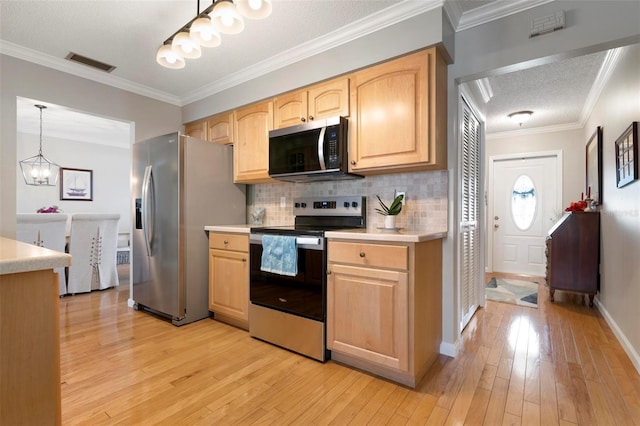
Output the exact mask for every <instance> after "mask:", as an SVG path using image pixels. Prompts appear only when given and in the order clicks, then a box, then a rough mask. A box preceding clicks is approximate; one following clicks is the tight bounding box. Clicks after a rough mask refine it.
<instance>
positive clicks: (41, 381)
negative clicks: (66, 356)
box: [0, 243, 62, 425]
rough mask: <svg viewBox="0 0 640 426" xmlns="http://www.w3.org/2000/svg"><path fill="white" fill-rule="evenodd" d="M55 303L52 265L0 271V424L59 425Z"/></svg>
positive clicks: (55, 291) (55, 292) (58, 372)
mask: <svg viewBox="0 0 640 426" xmlns="http://www.w3.org/2000/svg"><path fill="white" fill-rule="evenodd" d="M5 244H6V243H5ZM6 247H7V245H4V246H3V249H4V248H6ZM38 248H39V247H38ZM3 254H4V255H5V256H3V257H5V259H3V261H5V260H7V258H8V256H9V250H6V252H5V253H3ZM11 254H13V253H11ZM42 256H44V254H43V255H42ZM14 259H15V258H14ZM14 259H9V262H10V261H12V260H14ZM59 304H60V303H59V298H58V274H56V273H55V272H54V271H53V269H48V270H40V271H27V272H20V273H13V274H3V275H0V319H1V320H0V347H2V356H1V357H0V372H1V374H2V375H1V377H2V392H0V413H1V414H0V423H1V424H6V425H60V424H62V423H61V405H60V401H61V399H60V313H59V310H60V309H59Z"/></svg>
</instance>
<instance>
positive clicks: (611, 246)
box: [583, 44, 640, 372]
mask: <svg viewBox="0 0 640 426" xmlns="http://www.w3.org/2000/svg"><path fill="white" fill-rule="evenodd" d="M632 121H640V44H636V45H634V46H630V47H627V48H625V49H624V50H623V53H622V56H621V58H620V61H619V63H618V66H617V67H616V69H615V70H614V72H613V74H612V75H611V78H610V79H609V82H608V84H607V86H606V87H605V88H604V91H603V93H602V94H601V95H600V99H599V100H598V102H597V104H596V106H595V109H594V111H593V113H592V114H591V116H590V117H589V120H588V121H587V126H586V128H585V132H584V134H583V138H585V140H587V139H586V138H588V137H589V136H590V135H591V134H592V133H593V131H594V129H595V128H596V127H597V126H602V127H603V167H602V169H603V176H602V186H603V192H602V196H603V201H604V202H603V205H602V209H601V218H600V223H601V229H602V230H601V238H602V241H601V254H600V256H601V260H600V264H601V276H600V295H599V296H598V298H597V299H596V300H597V301H598V302H599V303H598V307H599V308H600V310H601V311H602V312H603V314H604V315H605V317H606V318H607V320H608V321H609V323H610V325H611V326H612V329H613V330H614V332H616V334H617V335H618V338H619V339H620V340H621V341H622V343H623V346H624V347H625V349H626V350H627V353H628V354H629V356H630V357H631V359H632V361H634V363H635V366H636V369H637V370H638V371H639V372H640V316H639V314H638V306H640V262H638V260H639V255H640V179H639V180H636V181H634V182H633V183H630V184H628V185H626V186H624V187H622V188H617V186H616V171H615V164H616V160H615V140H616V139H617V138H618V137H619V136H620V135H621V134H622V133H623V132H624V130H625V129H627V127H628V126H629V125H630V124H631V122H632Z"/></svg>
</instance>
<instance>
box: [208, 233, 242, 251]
mask: <svg viewBox="0 0 640 426" xmlns="http://www.w3.org/2000/svg"><path fill="white" fill-rule="evenodd" d="M209 248H213V249H220V250H233V251H244V252H248V251H249V236H247V235H239V234H219V233H214V232H210V233H209Z"/></svg>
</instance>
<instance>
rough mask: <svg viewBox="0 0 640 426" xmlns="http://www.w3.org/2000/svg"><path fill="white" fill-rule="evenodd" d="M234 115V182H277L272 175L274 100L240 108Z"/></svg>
mask: <svg viewBox="0 0 640 426" xmlns="http://www.w3.org/2000/svg"><path fill="white" fill-rule="evenodd" d="M234 117H235V118H234V128H233V132H234V137H235V142H234V149H233V180H234V182H236V183H247V184H252V183H273V182H275V181H274V180H273V179H270V178H269V130H272V129H273V102H271V101H269V102H262V103H258V104H254V105H251V106H248V107H245V108H240V109H237V110H236V111H235V112H234Z"/></svg>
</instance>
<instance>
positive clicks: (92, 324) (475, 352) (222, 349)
mask: <svg viewBox="0 0 640 426" xmlns="http://www.w3.org/2000/svg"><path fill="white" fill-rule="evenodd" d="M540 287H541V288H540V290H539V300H540V303H539V308H538V309H534V308H526V307H518V306H514V305H508V304H503V303H495V302H491V301H489V302H487V305H486V307H485V308H484V309H480V310H479V311H478V312H477V313H476V315H475V317H474V318H473V319H472V321H471V322H470V323H469V325H468V326H467V328H466V329H465V331H464V333H463V338H462V342H461V351H460V354H459V356H458V357H456V358H455V359H454V358H449V357H446V356H441V357H440V358H439V359H438V360H437V362H436V363H435V364H434V365H433V367H432V368H431V370H430V371H429V372H428V374H427V376H426V377H425V378H424V380H422V382H421V383H420V385H419V386H418V388H417V389H415V390H411V389H408V388H405V387H402V386H399V385H396V384H393V383H391V382H389V381H386V380H383V379H379V378H376V377H373V376H371V375H369V374H366V373H363V372H359V371H357V370H354V369H351V368H348V367H346V366H343V365H339V364H337V363H335V362H333V361H329V362H327V363H325V364H321V363H319V362H317V361H314V360H311V359H308V358H304V357H302V356H299V355H296V354H293V353H291V352H288V351H286V350H283V349H279V348H277V347H274V346H271V345H269V344H267V343H264V342H261V341H258V340H255V339H252V338H251V337H249V335H248V333H247V332H245V331H242V330H239V329H237V328H234V327H231V326H227V325H224V324H222V323H219V322H217V321H214V320H211V319H205V320H202V321H198V322H196V323H193V324H189V325H185V326H183V327H179V328H177V327H174V326H173V325H171V324H170V323H169V322H166V321H164V320H162V319H158V318H156V317H154V316H152V315H150V314H148V313H142V312H137V311H134V310H132V309H129V308H128V307H127V297H128V286H127V285H124V286H122V287H121V288H120V289H117V290H114V289H111V290H106V291H102V292H93V293H90V294H83V295H76V296H71V297H64V298H62V299H61V301H60V303H61V309H60V314H61V339H62V341H61V358H62V366H61V369H62V419H63V424H65V425H74V424H82V425H86V424H91V425H94V424H122V425H138V424H140V425H153V424H163V425H164V424H166V425H191V424H201V425H212V424H216V425H227V424H276V425H282V424H298V425H308V424H338V425H342V424H354V425H360V424H429V425H431V424H470V425H473V424H478V425H480V424H485V425H501V424H510V425H511V424H514V425H518V424H522V425H529V424H532V425H545V426H546V425H571V424H580V425H590V424H594V425H596V424H597V425H634V424H635V425H640V376H639V375H638V373H637V372H636V370H635V369H634V367H633V365H632V364H631V362H630V360H629V358H628V357H627V356H626V354H625V353H624V351H623V350H622V348H621V346H620V345H619V343H618V342H617V340H616V339H615V337H614V335H613V333H612V332H611V330H610V329H609V327H608V325H607V324H606V323H605V321H604V320H603V319H602V317H601V316H600V314H599V313H598V311H597V310H596V309H595V308H593V309H590V308H588V307H586V306H585V304H584V301H583V298H582V297H579V296H577V295H570V294H567V293H563V292H559V291H558V292H556V303H555V304H552V303H551V302H550V301H549V297H548V291H547V289H546V288H545V287H544V285H541V286H540Z"/></svg>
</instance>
